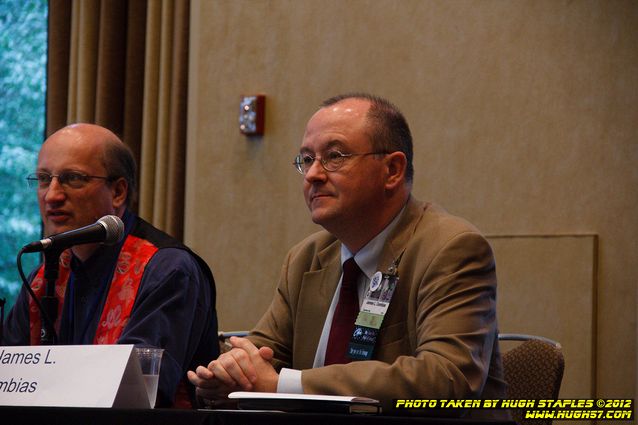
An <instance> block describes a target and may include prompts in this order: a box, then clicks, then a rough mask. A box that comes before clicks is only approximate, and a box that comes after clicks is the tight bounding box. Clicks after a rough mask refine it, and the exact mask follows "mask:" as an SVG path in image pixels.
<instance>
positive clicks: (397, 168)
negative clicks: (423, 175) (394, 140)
mask: <svg viewBox="0 0 638 425" xmlns="http://www.w3.org/2000/svg"><path fill="white" fill-rule="evenodd" d="M384 160H385V164H386V172H387V174H386V181H385V189H386V190H394V189H396V188H397V187H398V186H400V185H403V184H404V183H405V172H406V169H407V167H408V160H407V158H406V157H405V154H404V153H403V152H392V153H389V154H386V156H385V158H384Z"/></svg>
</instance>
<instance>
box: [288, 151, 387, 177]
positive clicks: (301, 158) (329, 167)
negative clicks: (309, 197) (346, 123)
mask: <svg viewBox="0 0 638 425" xmlns="http://www.w3.org/2000/svg"><path fill="white" fill-rule="evenodd" d="M386 154H387V152H383V151H382V152H365V153H342V152H339V151H338V150H332V151H328V152H325V153H324V154H322V155H321V157H320V158H318V157H316V156H312V155H310V154H308V153H302V154H299V155H297V156H296V157H295V160H294V161H293V163H292V165H294V166H295V168H296V169H297V171H299V172H300V173H301V174H304V175H305V174H306V173H307V172H308V170H310V167H312V164H313V163H314V162H315V160H316V159H318V160H319V162H320V163H321V166H322V167H323V169H324V170H326V171H330V172H332V171H337V170H338V169H339V168H341V167H342V166H343V164H344V163H345V162H346V159H348V158H351V157H353V156H366V155H386Z"/></svg>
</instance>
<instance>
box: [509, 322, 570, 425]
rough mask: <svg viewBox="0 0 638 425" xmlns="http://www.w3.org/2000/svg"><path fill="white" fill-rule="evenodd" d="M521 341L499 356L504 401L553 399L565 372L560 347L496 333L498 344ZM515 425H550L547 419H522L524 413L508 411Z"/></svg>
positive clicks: (544, 340)
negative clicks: (502, 374) (504, 385)
mask: <svg viewBox="0 0 638 425" xmlns="http://www.w3.org/2000/svg"><path fill="white" fill-rule="evenodd" d="M505 340H516V341H522V343H521V344H520V345H517V346H516V347H514V348H512V349H510V350H508V351H506V352H504V353H503V372H504V375H505V381H506V382H507V384H508V387H507V392H506V397H507V399H508V400H541V399H557V398H558V392H559V390H560V384H561V381H562V379H563V371H564V370H565V359H564V358H563V352H562V347H561V345H560V344H559V343H558V342H556V341H552V340H551V339H548V338H544V337H540V336H534V335H523V334H499V341H505ZM510 413H511V415H512V419H514V420H515V421H516V423H518V424H519V425H551V423H552V420H551V419H542V420H539V419H527V420H526V419H525V417H524V414H525V411H524V410H522V409H511V410H510Z"/></svg>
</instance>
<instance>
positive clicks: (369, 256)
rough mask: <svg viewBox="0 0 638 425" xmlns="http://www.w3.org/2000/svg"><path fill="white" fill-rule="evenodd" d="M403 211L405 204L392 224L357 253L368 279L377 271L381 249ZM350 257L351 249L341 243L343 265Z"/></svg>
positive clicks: (358, 261)
mask: <svg viewBox="0 0 638 425" xmlns="http://www.w3.org/2000/svg"><path fill="white" fill-rule="evenodd" d="M403 211H405V206H404V207H403V208H402V209H401V211H399V213H398V214H397V215H396V216H395V217H394V219H392V221H391V222H390V224H388V225H387V226H386V227H385V229H383V230H382V231H381V232H380V233H379V234H378V235H376V236H375V237H374V238H372V240H371V241H370V242H368V243H367V244H366V245H365V246H364V247H363V248H361V249H360V250H359V252H357V253H356V254H355V256H354V260H355V261H356V262H357V265H358V266H359V268H360V269H361V271H363V273H364V274H365V275H366V276H367V278H368V279H371V278H372V275H373V274H375V273H376V272H377V264H378V262H379V257H380V256H381V251H382V250H383V247H384V246H385V241H386V239H388V235H389V234H390V232H392V230H393V229H394V228H395V227H396V225H397V223H398V222H399V218H400V217H401V215H402V214H403ZM350 257H352V253H351V252H350V250H348V248H347V247H346V246H345V245H344V244H341V264H342V265H343V263H344V262H345V261H346V260H347V259H348V258H350Z"/></svg>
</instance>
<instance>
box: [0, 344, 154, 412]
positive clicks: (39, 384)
mask: <svg viewBox="0 0 638 425" xmlns="http://www.w3.org/2000/svg"><path fill="white" fill-rule="evenodd" d="M0 405H2V406H49V407H122V408H150V404H149V400H148V396H147V393H146V388H145V386H144V380H143V378H142V370H141V369H140V365H139V362H138V360H137V354H136V353H135V350H134V349H133V345H56V346H45V345H42V346H24V347H0Z"/></svg>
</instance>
